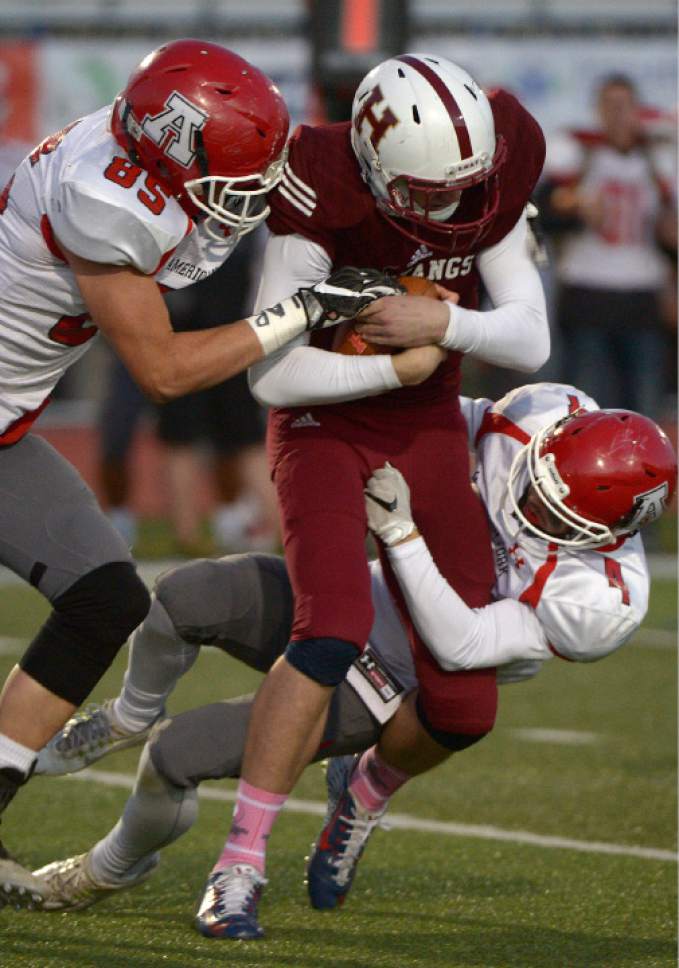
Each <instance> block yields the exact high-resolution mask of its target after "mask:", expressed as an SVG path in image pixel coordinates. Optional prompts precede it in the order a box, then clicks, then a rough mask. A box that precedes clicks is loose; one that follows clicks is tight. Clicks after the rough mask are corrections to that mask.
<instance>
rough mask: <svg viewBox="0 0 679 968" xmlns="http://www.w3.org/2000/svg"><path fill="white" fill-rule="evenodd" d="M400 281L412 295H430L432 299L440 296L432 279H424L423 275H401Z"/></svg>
mask: <svg viewBox="0 0 679 968" xmlns="http://www.w3.org/2000/svg"><path fill="white" fill-rule="evenodd" d="M398 281H399V282H400V283H401V285H402V286H403V287H404V288H405V289H406V290H407V291H408V293H409V294H410V295H411V296H429V298H430V299H438V298H439V294H438V292H437V291H436V286H435V284H434V283H433V282H432V281H431V279H424V278H423V277H422V276H399V277H398Z"/></svg>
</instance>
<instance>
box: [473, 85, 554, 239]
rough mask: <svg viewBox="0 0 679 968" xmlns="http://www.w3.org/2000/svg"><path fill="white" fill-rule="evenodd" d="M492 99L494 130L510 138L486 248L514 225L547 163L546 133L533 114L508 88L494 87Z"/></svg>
mask: <svg viewBox="0 0 679 968" xmlns="http://www.w3.org/2000/svg"><path fill="white" fill-rule="evenodd" d="M489 100H490V105H491V108H492V110H493V117H494V119H495V133H496V135H498V136H499V135H502V137H503V138H504V139H505V141H506V142H507V161H506V162H505V164H504V167H503V168H502V171H501V174H500V207H499V211H498V213H497V216H496V218H495V221H494V222H493V225H492V227H491V229H490V231H489V232H488V233H487V235H486V236H484V239H483V242H482V246H483V248H484V249H487V248H489V247H490V246H491V245H495V244H496V243H497V242H499V241H500V240H501V239H503V238H504V237H505V235H507V233H508V232H510V231H511V230H512V229H513V228H514V226H515V225H516V223H517V222H518V220H519V218H520V217H521V213H522V212H523V210H524V208H525V206H526V203H527V201H528V199H529V198H530V196H531V194H532V192H533V190H534V189H535V186H536V184H537V181H538V178H539V177H540V174H541V172H542V167H543V165H544V163H545V137H544V135H543V133H542V128H541V127H540V125H539V124H538V122H537V121H536V120H535V118H534V117H533V115H532V114H529V112H528V111H526V109H525V108H524V107H523V106H522V105H521V104H520V103H519V102H518V101H517V99H516V98H515V97H514V95H513V94H510V93H509V92H508V91H503V90H496V91H493V92H491V93H490V94H489Z"/></svg>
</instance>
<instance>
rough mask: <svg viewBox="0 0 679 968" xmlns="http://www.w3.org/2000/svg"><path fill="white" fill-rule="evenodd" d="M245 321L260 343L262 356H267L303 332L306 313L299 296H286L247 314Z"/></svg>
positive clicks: (305, 324)
mask: <svg viewBox="0 0 679 968" xmlns="http://www.w3.org/2000/svg"><path fill="white" fill-rule="evenodd" d="M245 322H246V323H247V324H248V325H249V326H251V327H252V330H253V332H254V333H255V335H256V337H257V339H258V340H259V342H260V343H261V344H262V349H263V350H264V356H268V355H269V354H270V353H273V352H275V350H278V349H280V348H281V346H284V345H285V343H289V342H290V340H291V339H294V338H295V337H296V336H299V335H300V334H301V333H303V332H305V330H306V328H307V314H306V312H305V311H304V306H303V305H302V300H301V299H300V298H299V296H288V298H287V299H284V300H283V301H282V302H279V303H278V304H277V305H276V306H272V307H270V308H269V309H262V311H261V312H259V313H257V315H256V316H248V317H247V318H246V320H245Z"/></svg>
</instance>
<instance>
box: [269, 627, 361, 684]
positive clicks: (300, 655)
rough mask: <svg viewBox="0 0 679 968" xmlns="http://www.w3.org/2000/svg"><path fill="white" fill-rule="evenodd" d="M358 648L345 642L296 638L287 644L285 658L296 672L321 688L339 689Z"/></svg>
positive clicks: (351, 643)
mask: <svg viewBox="0 0 679 968" xmlns="http://www.w3.org/2000/svg"><path fill="white" fill-rule="evenodd" d="M359 652H360V649H359V648H358V646H356V645H354V643H353V642H346V641H345V640H344V639H331V638H321V639H299V640H296V641H294V642H290V643H289V645H288V647H287V649H286V650H285V658H286V659H287V660H288V662H289V663H290V665H291V666H294V668H295V669H297V671H298V672H301V673H303V674H304V675H305V676H308V677H309V679H313V680H314V682H317V683H318V684H319V685H321V686H338V685H339V684H340V682H342V680H343V679H344V677H345V676H346V674H347V672H348V671H349V667H350V666H351V664H352V662H354V660H355V659H356V658H358V655H359Z"/></svg>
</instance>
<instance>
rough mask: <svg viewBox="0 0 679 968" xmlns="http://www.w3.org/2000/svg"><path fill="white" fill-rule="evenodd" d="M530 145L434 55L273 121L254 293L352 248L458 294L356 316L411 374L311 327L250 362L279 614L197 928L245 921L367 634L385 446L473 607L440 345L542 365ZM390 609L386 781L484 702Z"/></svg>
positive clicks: (473, 500) (379, 777)
mask: <svg viewBox="0 0 679 968" xmlns="http://www.w3.org/2000/svg"><path fill="white" fill-rule="evenodd" d="M543 158H544V139H543V136H542V132H541V130H540V128H539V126H538V124H537V123H536V121H535V120H534V119H533V118H532V117H531V115H530V114H528V112H527V111H526V110H525V109H524V108H523V107H522V106H521V105H520V104H519V103H518V101H517V100H516V99H515V98H514V97H513V96H512V95H510V94H508V93H507V92H504V91H497V92H495V93H494V94H492V95H490V96H486V94H485V93H484V92H483V91H482V90H481V89H480V88H479V87H478V85H477V84H476V83H475V81H474V80H473V79H472V78H471V77H470V76H469V75H468V74H467V73H466V72H465V71H463V70H461V69H460V68H459V67H457V66H455V65H454V64H451V63H450V62H449V61H446V60H445V59H444V58H442V57H438V56H435V55H423V54H422V55H420V54H418V55H415V54H406V55H403V56H399V57H394V58H391V59H390V60H388V61H386V62H384V63H383V64H381V65H379V66H378V67H376V68H375V69H374V70H372V71H371V72H370V73H369V74H368V75H367V76H366V78H365V79H364V80H363V81H362V83H361V84H360V85H359V87H358V90H357V92H356V96H355V99H354V105H353V109H352V119H351V121H350V122H347V123H340V124H331V125H321V126H319V127H315V128H311V127H306V126H302V127H301V128H299V129H298V131H297V132H296V133H295V135H294V136H293V139H292V142H291V145H290V153H289V157H288V161H287V163H286V165H285V168H284V172H283V177H282V180H281V182H280V185H279V186H278V187H277V189H276V191H275V192H274V193H273V194H272V196H271V209H272V211H271V215H270V217H269V220H268V224H269V228H270V229H271V232H272V237H271V239H270V241H269V243H268V247H267V251H266V256H265V263H264V274H263V280H262V284H261V288H260V293H259V301H260V303H261V304H269V303H271V302H273V301H275V300H276V299H278V298H281V297H282V296H284V295H287V294H288V293H289V292H291V291H293V290H294V289H295V288H296V286H297V285H299V284H307V283H309V282H310V281H312V280H316V279H319V278H322V276H323V275H327V273H328V271H330V269H331V268H332V267H340V266H345V265H350V264H351V265H362V264H363V265H371V266H374V267H376V268H378V269H382V270H389V271H390V272H393V273H394V274H397V275H398V274H411V275H420V276H424V277H426V278H429V279H431V280H434V281H438V282H440V283H442V284H443V285H444V286H445V287H447V288H448V289H450V290H454V291H455V293H456V294H457V297H456V300H453V299H451V300H449V301H442V302H440V303H439V302H435V301H432V300H431V299H428V298H424V297H422V296H419V297H418V296H411V295H397V296H390V297H387V298H385V299H382V300H379V301H378V302H376V303H375V304H374V306H373V307H372V310H373V315H372V316H370V317H369V319H366V323H365V328H364V331H365V332H366V333H370V336H371V338H373V339H375V340H376V341H379V340H381V341H383V342H386V343H391V344H393V345H399V346H419V345H421V344H423V343H424V344H431V346H430V347H429V348H430V349H431V357H430V360H429V365H430V371H431V375H429V376H427V378H426V379H421V378H420V379H419V380H413V381H412V382H413V383H415V384H416V385H411V386H408V387H406V388H402V386H403V382H404V381H403V380H402V379H400V378H399V375H398V373H397V371H396V370H395V368H394V360H398V356H391V355H386V354H378V355H372V356H358V355H354V356H348V355H343V354H341V353H333V352H328V350H330V349H332V337H330V339H324V338H323V337H322V336H321V338H320V339H317V338H316V337H314V338H313V339H312V340H311V341H309V339H308V338H306V337H302V338H301V339H298V340H296V341H293V342H291V343H290V344H288V346H287V347H285V348H284V349H283V350H282V351H281V352H280V353H276V354H272V355H271V356H270V357H269V358H268V360H266V361H263V362H262V363H260V364H257V365H255V366H254V367H253V368H252V369H251V386H252V388H253V392H254V393H255V395H256V396H257V398H258V399H259V400H260V402H262V403H264V404H267V405H269V406H271V407H272V408H273V409H272V411H271V415H270V421H269V435H268V444H269V452H270V459H271V464H272V471H273V477H274V481H275V484H276V488H277V492H278V497H279V504H280V509H281V516H282V526H283V532H284V544H285V551H286V558H287V564H288V568H289V572H290V577H291V581H292V586H293V590H294V593H295V617H294V625H293V631H292V637H291V641H290V644H289V646H288V649H287V651H286V653H285V656H284V657H282V658H281V659H279V660H278V662H277V663H276V664H275V665H274V667H273V669H272V670H271V672H270V673H269V674H268V675H267V677H266V679H265V680H264V682H263V684H262V686H261V688H260V690H259V693H258V695H257V699H256V701H255V705H254V712H253V718H252V722H251V726H250V731H249V736H248V741H247V746H246V752H245V759H244V765H243V774H242V780H241V783H240V787H239V794H238V801H237V804H236V810H235V815H234V817H235V819H234V826H233V827H232V829H231V834H230V837H229V839H228V841H227V844H226V846H225V849H224V851H223V853H222V855H221V856H220V858H219V860H218V862H217V864H216V866H215V868H214V870H213V872H212V874H211V876H210V879H209V881H208V886H207V889H206V893H205V897H204V900H203V904H202V906H201V909H200V911H199V915H198V928H199V930H200V931H202V932H203V933H205V934H208V935H211V936H215V937H241V938H242V937H250V938H253V937H259V936H260V934H261V928H260V927H259V925H258V923H257V911H256V902H257V899H258V897H259V894H260V893H261V886H262V883H263V877H264V855H265V845H266V840H267V838H268V835H269V831H270V829H271V825H272V823H273V820H274V818H275V816H276V814H277V812H278V810H279V809H280V807H281V806H282V804H283V802H284V801H285V799H286V796H287V795H288V794H289V792H290V790H291V789H292V786H293V784H294V782H295V781H296V779H297V777H298V776H299V774H300V772H301V771H302V769H303V768H304V766H305V765H306V763H307V762H308V761H309V759H310V756H311V754H312V751H313V750H314V749H315V748H316V745H317V743H318V738H319V736H320V732H321V730H322V728H323V722H324V718H325V713H326V709H327V705H328V702H329V698H330V695H331V693H332V691H333V689H334V687H335V686H336V685H337V684H338V683H339V682H341V681H342V679H343V678H344V676H345V674H346V671H347V668H348V667H349V665H350V664H351V663H352V661H353V660H354V659H355V657H356V655H357V653H358V652H360V650H361V649H362V648H363V644H364V642H365V641H366V639H367V637H368V634H369V632H370V628H371V624H372V619H373V611H372V605H371V600H370V583H369V575H368V563H367V558H366V553H365V543H364V542H365V535H366V517H365V509H364V501H363V488H364V486H365V483H366V480H367V479H368V477H369V476H370V474H371V473H372V472H373V471H374V470H375V468H376V467H378V466H381V464H382V463H383V462H384V460H385V459H390V458H391V459H394V458H396V457H397V458H398V463H399V467H400V468H401V469H402V470H403V473H404V474H405V476H406V478H407V479H408V480H409V482H410V485H411V491H412V500H413V510H414V513H415V514H416V515H417V520H418V523H419V526H420V529H421V531H422V533H423V534H424V536H425V538H426V541H427V542H428V544H429V547H430V549H431V551H432V554H433V556H434V558H435V560H436V562H437V564H438V567H439V568H440V570H441V572H442V573H443V575H444V576H445V577H446V579H447V580H448V581H450V582H451V583H452V584H454V585H455V587H456V588H457V589H458V591H459V592H460V594H461V595H462V596H463V598H464V599H465V601H466V602H467V603H468V604H469V605H471V606H481V605H484V604H486V603H487V602H488V601H489V595H490V590H491V586H492V582H493V567H492V562H491V557H490V541H489V537H488V532H487V526H486V523H485V519H484V515H483V511H482V508H481V505H480V503H479V501H478V499H477V497H476V495H475V494H474V493H473V492H472V490H471V487H470V484H469V476H468V456H467V443H466V437H465V430H464V421H463V420H462V418H461V416H460V411H459V404H458V399H457V393H458V387H459V379H460V375H459V370H460V361H461V358H462V355H463V354H464V353H470V354H471V355H473V356H475V357H477V358H479V359H483V360H486V361H488V362H491V363H495V364H500V365H505V366H511V367H513V368H517V369H522V370H526V371H534V370H536V369H538V368H539V367H540V366H541V365H542V364H543V363H544V362H545V360H546V359H547V356H548V354H549V333H548V326H547V318H546V311H545V302H544V296H543V292H542V287H541V284H540V281H539V277H538V274H537V271H536V269H535V267H534V265H533V264H532V262H531V259H530V256H529V254H528V248H527V222H526V215H525V209H526V205H527V202H528V199H529V196H530V194H531V192H532V190H533V188H534V186H535V183H536V181H537V178H538V176H539V174H540V171H541V168H542V164H543ZM480 280H482V281H483V283H484V285H485V287H486V290H487V291H488V293H489V295H490V298H491V301H492V302H493V304H494V307H495V308H494V309H492V310H490V311H488V312H478V311H477V309H476V307H477V303H478V290H479V281H480ZM456 302H457V304H456ZM425 348H426V347H425ZM385 569H386V571H387V573H388V575H389V580H390V581H391V585H392V590H393V594H394V596H395V597H396V599H397V600H398V601H399V604H400V606H401V607H402V606H403V602H402V598H401V596H400V593H399V591H398V588H397V586H396V582H395V581H394V579H393V576H392V575H391V573H390V571H389V568H388V563H386V562H385ZM404 617H405V619H406V622H407V624H408V628H409V633H410V638H411V642H412V648H413V653H414V658H415V664H416V668H417V674H418V679H419V682H420V691H419V695H418V699H417V704H415V703H413V705H412V707H411V717H410V720H409V722H410V726H409V728H408V729H403V730H400V731H399V732H398V733H396V731H395V730H391V729H389V728H387V729H386V730H385V731H384V734H383V736H382V737H381V739H380V743H379V745H378V747H377V749H376V750H373V751H370V756H369V769H370V773H371V777H372V780H371V782H372V783H373V785H375V786H376V787H379V788H381V789H383V790H385V791H389V792H393V790H394V789H395V788H396V787H397V786H398V785H400V784H401V783H403V782H405V780H406V779H407V778H409V777H410V776H413V775H415V774H417V773H420V772H422V771H423V770H425V769H428V768H430V767H432V766H433V765H435V764H436V763H439V762H441V761H442V760H443V759H444V758H446V757H447V756H449V755H450V754H451V752H454V751H456V750H462V749H464V748H466V747H467V746H470V745H471V744H472V743H475V742H477V741H478V740H479V739H481V737H482V736H484V735H485V734H486V733H487V732H488V731H489V730H490V729H491V728H492V725H493V722H494V717H495V711H496V699H497V696H496V685H495V674H494V670H492V669H487V670H477V671H473V672H466V673H451V672H444V671H443V670H442V669H440V668H439V666H438V664H437V663H436V661H435V660H434V659H433V658H432V656H431V654H430V653H429V652H428V651H427V649H426V648H425V647H424V645H423V643H422V642H421V641H420V639H419V637H418V635H417V633H416V631H415V629H414V628H413V625H412V623H411V622H410V621H409V620H408V618H407V616H404ZM367 755H368V754H366V756H367ZM366 762H368V761H366Z"/></svg>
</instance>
